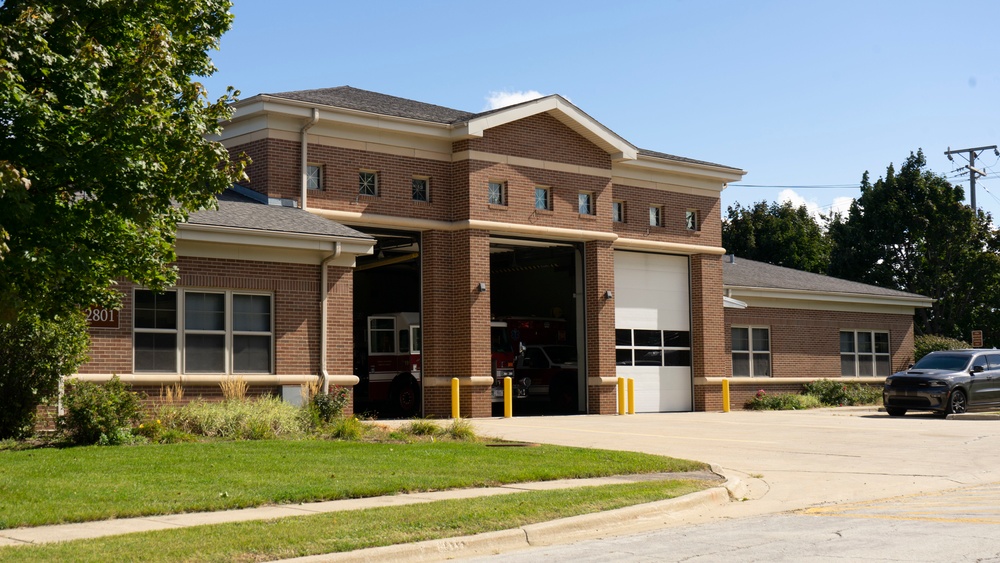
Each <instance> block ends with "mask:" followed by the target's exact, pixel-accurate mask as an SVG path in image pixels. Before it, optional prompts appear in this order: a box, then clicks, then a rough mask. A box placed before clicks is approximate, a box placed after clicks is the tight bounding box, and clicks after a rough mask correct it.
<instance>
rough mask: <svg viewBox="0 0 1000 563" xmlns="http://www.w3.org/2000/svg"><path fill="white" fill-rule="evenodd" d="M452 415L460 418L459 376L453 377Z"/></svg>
mask: <svg viewBox="0 0 1000 563" xmlns="http://www.w3.org/2000/svg"><path fill="white" fill-rule="evenodd" d="M451 417H452V418H458V378H457V377H453V378H451Z"/></svg>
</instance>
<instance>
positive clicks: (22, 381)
mask: <svg viewBox="0 0 1000 563" xmlns="http://www.w3.org/2000/svg"><path fill="white" fill-rule="evenodd" d="M87 345H88V338H87V325H86V322H85V321H84V317H83V313H82V312H81V313H80V314H77V315H70V316H68V317H56V318H54V319H52V320H44V319H42V318H41V317H39V316H38V315H34V314H31V313H25V312H22V313H20V314H19V315H18V316H17V318H16V319H14V320H12V321H10V322H0V439H4V438H23V437H25V436H28V435H30V434H31V432H32V431H33V429H34V426H35V412H36V411H37V409H38V406H39V405H40V404H43V403H44V402H45V401H46V400H47V399H48V398H50V397H53V396H55V395H56V393H57V392H58V391H59V378H60V377H61V376H64V375H70V374H72V373H74V372H76V369H77V368H78V367H79V366H80V364H82V363H83V362H84V361H85V360H86V358H87V355H86V353H87Z"/></svg>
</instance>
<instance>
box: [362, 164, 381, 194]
mask: <svg viewBox="0 0 1000 563" xmlns="http://www.w3.org/2000/svg"><path fill="white" fill-rule="evenodd" d="M358 194H360V195H371V196H377V195H378V174H377V173H375V172H370V171H365V170H362V171H361V172H358Z"/></svg>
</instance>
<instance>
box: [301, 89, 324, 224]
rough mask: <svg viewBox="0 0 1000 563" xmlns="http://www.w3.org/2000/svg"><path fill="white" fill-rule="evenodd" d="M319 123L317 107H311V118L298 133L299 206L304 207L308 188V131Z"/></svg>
mask: <svg viewBox="0 0 1000 563" xmlns="http://www.w3.org/2000/svg"><path fill="white" fill-rule="evenodd" d="M317 123H319V109H317V108H312V118H311V119H310V120H309V121H308V122H307V123H306V124H305V126H304V127H303V128H302V130H301V131H299V134H301V135H302V151H301V152H302V161H301V171H302V195H301V196H300V198H299V208H300V209H305V208H306V191H308V189H309V171H308V168H307V167H308V166H309V161H308V159H309V133H308V131H309V130H310V129H312V126H313V125H316V124H317Z"/></svg>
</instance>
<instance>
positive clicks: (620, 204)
mask: <svg viewBox="0 0 1000 563" xmlns="http://www.w3.org/2000/svg"><path fill="white" fill-rule="evenodd" d="M611 220H612V221H614V222H615V223H624V222H625V202H624V201H612V202H611Z"/></svg>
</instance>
